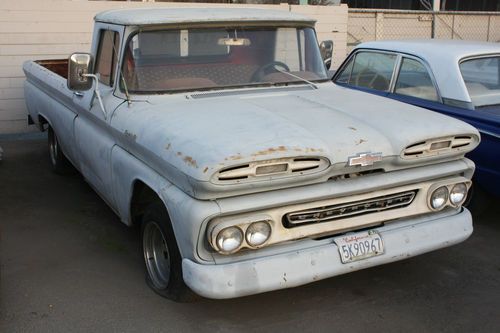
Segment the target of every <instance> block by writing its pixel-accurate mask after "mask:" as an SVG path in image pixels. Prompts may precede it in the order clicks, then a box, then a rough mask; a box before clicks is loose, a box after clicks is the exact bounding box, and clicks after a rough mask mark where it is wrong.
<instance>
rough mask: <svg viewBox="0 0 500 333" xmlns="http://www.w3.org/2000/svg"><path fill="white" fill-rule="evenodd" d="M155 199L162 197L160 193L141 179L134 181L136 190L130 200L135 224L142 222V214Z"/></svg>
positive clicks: (131, 214) (158, 199) (131, 213)
mask: <svg viewBox="0 0 500 333" xmlns="http://www.w3.org/2000/svg"><path fill="white" fill-rule="evenodd" d="M155 201H160V202H161V199H160V197H159V196H158V194H157V193H156V192H155V191H153V190H152V189H151V187H149V186H148V185H146V184H145V183H143V182H142V181H140V180H137V181H136V182H135V183H134V191H133V193H132V200H131V201H130V216H131V218H132V224H133V225H136V226H137V225H139V224H140V223H141V219H142V215H144V211H145V210H146V208H147V207H148V206H149V205H150V204H152V203H153V202H155Z"/></svg>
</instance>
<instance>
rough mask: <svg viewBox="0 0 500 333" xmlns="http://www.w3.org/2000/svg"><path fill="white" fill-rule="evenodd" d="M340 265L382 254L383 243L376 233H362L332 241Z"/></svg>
mask: <svg viewBox="0 0 500 333" xmlns="http://www.w3.org/2000/svg"><path fill="white" fill-rule="evenodd" d="M333 240H334V242H335V244H337V247H338V248H339V253H340V259H341V260H342V263H344V264H346V263H349V262H353V261H357V260H362V259H366V258H370V257H374V256H378V255H381V254H383V253H384V241H383V240H382V237H380V235H379V234H378V233H377V232H376V231H373V230H372V231H364V232H358V233H355V234H350V235H344V236H340V237H336V238H334V239H333Z"/></svg>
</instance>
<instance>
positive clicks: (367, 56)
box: [348, 52, 397, 91]
mask: <svg viewBox="0 0 500 333" xmlns="http://www.w3.org/2000/svg"><path fill="white" fill-rule="evenodd" d="M396 58H397V56H396V55H395V54H388V53H377V52H360V53H358V54H356V58H354V62H353V65H352V70H351V75H350V78H349V82H348V84H350V85H353V86H356V87H363V88H370V89H375V90H379V91H388V90H389V86H390V83H391V78H392V72H393V71H394V64H395V63H396ZM348 67H349V66H348Z"/></svg>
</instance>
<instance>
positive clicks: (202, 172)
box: [113, 83, 477, 183]
mask: <svg viewBox="0 0 500 333" xmlns="http://www.w3.org/2000/svg"><path fill="white" fill-rule="evenodd" d="M169 98H170V99H169ZM167 101H169V102H167ZM113 124H114V126H115V127H116V128H117V129H118V130H119V131H120V132H121V133H124V136H125V137H126V138H128V144H129V145H130V146H131V147H132V149H134V148H133V147H135V149H137V150H138V151H137V152H136V153H137V154H138V155H143V158H144V159H153V160H157V161H159V162H158V163H160V164H161V163H164V164H165V165H164V166H163V167H160V168H175V169H176V170H177V171H181V172H182V173H183V174H185V175H187V176H188V177H189V179H190V180H191V183H192V182H193V181H194V182H210V181H211V177H213V175H214V173H216V172H217V171H218V170H220V169H223V168H227V167H231V166H233V165H241V164H245V163H249V162H252V161H264V160H269V159H278V158H287V157H301V156H305V157H311V156H315V157H324V158H327V159H328V160H329V161H330V163H331V164H332V165H336V164H343V165H345V164H346V162H347V161H348V158H349V157H351V156H355V155H357V154H359V153H363V152H376V153H381V154H382V156H383V157H385V158H388V157H391V156H392V157H394V156H398V157H399V155H400V154H401V152H402V150H403V149H404V148H405V147H406V146H408V145H410V144H413V143H416V142H421V141H423V140H426V139H429V138H438V137H444V136H449V135H450V136H451V135H460V134H473V135H477V131H476V130H475V129H474V128H473V127H471V126H469V125H467V124H466V123H463V122H461V121H458V120H454V119H452V118H449V117H446V116H443V115H440V114H437V113H434V112H431V111H427V110H424V109H421V108H417V107H414V106H411V105H407V104H404V103H400V102H397V101H393V100H390V99H386V98H381V97H378V96H374V95H371V94H366V93H362V92H358V91H354V90H351V89H345V88H342V87H339V86H336V85H333V84H331V83H326V84H321V85H319V89H310V87H309V86H306V87H304V89H302V90H299V91H297V90H296V89H293V90H287V89H274V90H269V89H268V90H265V91H260V90H256V91H255V93H247V94H239V95H235V94H228V95H227V96H224V94H217V95H216V96H214V94H205V95H204V94H198V95H196V98H193V96H184V97H183V99H180V98H179V96H177V97H173V96H161V98H160V97H156V98H152V99H151V100H150V101H149V103H136V104H135V106H133V107H127V106H123V107H122V108H121V109H118V110H117V111H116V112H115V114H114V116H113ZM125 144H126V143H125ZM141 152H142V153H141ZM169 180H171V179H169ZM173 181H174V183H175V180H173Z"/></svg>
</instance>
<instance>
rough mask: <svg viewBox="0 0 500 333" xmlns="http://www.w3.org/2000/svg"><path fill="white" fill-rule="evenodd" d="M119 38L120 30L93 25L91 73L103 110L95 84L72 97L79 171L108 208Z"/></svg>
mask: <svg viewBox="0 0 500 333" xmlns="http://www.w3.org/2000/svg"><path fill="white" fill-rule="evenodd" d="M96 34H97V35H96ZM96 38H98V39H97V41H98V42H97V43H96V42H95V40H96ZM120 40H121V39H120V32H119V31H117V30H113V29H112V28H110V27H105V28H104V27H102V29H99V25H96V31H95V32H94V44H93V45H94V48H95V47H97V49H96V50H94V52H93V54H96V58H95V63H94V73H96V74H97V75H98V76H99V90H100V95H101V97H102V101H103V106H104V110H103V108H102V107H101V105H100V103H99V100H98V98H97V95H96V92H95V87H96V83H94V87H93V89H90V90H89V91H86V92H82V93H79V94H78V95H75V97H74V103H75V105H76V106H77V109H78V117H77V118H76V120H75V126H74V130H75V143H76V148H77V151H78V160H79V164H80V170H81V172H82V174H83V175H84V177H85V178H86V180H87V181H88V182H89V183H90V185H91V186H92V187H94V189H95V190H96V191H97V192H98V193H99V194H100V195H101V196H102V197H103V199H104V200H105V201H107V203H108V204H109V205H110V206H111V207H114V206H115V202H114V198H113V195H112V193H113V192H112V178H111V163H110V156H111V149H112V147H113V146H114V145H115V140H114V137H113V132H112V128H111V126H110V125H109V124H110V118H111V114H112V112H113V110H115V109H116V107H117V106H118V105H119V104H120V103H122V102H123V100H121V99H119V98H117V97H115V96H114V95H113V87H114V84H115V80H116V77H117V75H116V71H117V68H118V66H117V62H118V59H119V57H118V52H119V49H120V47H119V46H120Z"/></svg>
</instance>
